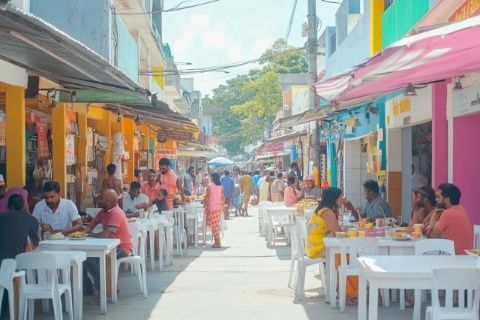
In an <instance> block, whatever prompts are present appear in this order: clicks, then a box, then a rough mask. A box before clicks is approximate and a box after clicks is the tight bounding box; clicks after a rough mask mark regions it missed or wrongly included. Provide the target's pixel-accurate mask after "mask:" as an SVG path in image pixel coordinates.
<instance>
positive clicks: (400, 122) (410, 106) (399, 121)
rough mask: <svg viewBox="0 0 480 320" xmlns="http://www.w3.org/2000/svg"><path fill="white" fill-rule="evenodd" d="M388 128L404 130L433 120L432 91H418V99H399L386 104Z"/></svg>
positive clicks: (428, 89)
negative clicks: (403, 128)
mask: <svg viewBox="0 0 480 320" xmlns="http://www.w3.org/2000/svg"><path fill="white" fill-rule="evenodd" d="M385 108H386V124H387V128H389V129H393V128H402V127H407V126H410V125H415V124H418V123H422V122H425V121H428V120H431V119H432V89H431V87H427V88H425V89H421V90H417V96H416V97H403V96H401V97H398V98H394V99H391V100H389V101H387V102H386V104H385Z"/></svg>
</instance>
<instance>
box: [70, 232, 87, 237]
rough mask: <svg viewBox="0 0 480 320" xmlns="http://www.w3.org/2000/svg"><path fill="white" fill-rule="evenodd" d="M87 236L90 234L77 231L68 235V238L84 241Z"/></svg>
mask: <svg viewBox="0 0 480 320" xmlns="http://www.w3.org/2000/svg"><path fill="white" fill-rule="evenodd" d="M87 236H88V234H86V233H85V232H82V231H75V232H72V233H70V234H69V235H68V237H69V238H72V239H82V238H86V237H87Z"/></svg>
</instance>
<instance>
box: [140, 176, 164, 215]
mask: <svg viewBox="0 0 480 320" xmlns="http://www.w3.org/2000/svg"><path fill="white" fill-rule="evenodd" d="M159 191H160V183H159V182H158V177H157V172H156V171H155V170H154V169H150V170H148V179H147V181H145V182H144V183H142V188H141V191H140V192H141V193H143V194H146V195H147V197H148V205H149V206H151V205H153V204H154V203H155V201H156V200H157V195H158V193H159Z"/></svg>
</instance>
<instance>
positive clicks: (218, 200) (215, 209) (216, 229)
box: [203, 172, 225, 248]
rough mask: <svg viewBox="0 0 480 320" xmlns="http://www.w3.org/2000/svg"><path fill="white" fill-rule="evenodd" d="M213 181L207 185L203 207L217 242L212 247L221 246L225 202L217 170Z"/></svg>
mask: <svg viewBox="0 0 480 320" xmlns="http://www.w3.org/2000/svg"><path fill="white" fill-rule="evenodd" d="M211 177H212V182H210V184H209V185H208V186H207V194H206V195H205V200H204V203H203V207H204V209H205V215H206V218H207V224H208V225H209V226H210V228H211V229H212V234H213V238H214V240H215V242H214V243H213V246H212V248H220V247H221V246H222V245H221V243H220V219H221V214H222V211H223V206H224V203H225V197H224V195H223V187H222V183H221V182H220V175H219V174H218V173H216V172H214V173H212V175H211Z"/></svg>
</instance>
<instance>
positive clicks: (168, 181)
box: [158, 158, 185, 209]
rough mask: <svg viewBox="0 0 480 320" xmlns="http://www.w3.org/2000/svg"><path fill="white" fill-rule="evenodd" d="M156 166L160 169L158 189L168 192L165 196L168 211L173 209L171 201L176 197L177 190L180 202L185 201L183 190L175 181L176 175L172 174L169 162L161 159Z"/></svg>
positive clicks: (179, 183) (178, 182)
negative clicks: (180, 198)
mask: <svg viewBox="0 0 480 320" xmlns="http://www.w3.org/2000/svg"><path fill="white" fill-rule="evenodd" d="M158 166H159V168H160V174H161V175H160V189H165V190H167V192H168V196H167V205H168V208H169V209H172V208H173V199H175V196H176V195H177V190H178V191H179V192H180V195H181V197H182V200H184V199H185V194H184V193H183V188H182V186H181V182H180V180H179V179H177V175H176V174H175V172H173V170H172V168H171V167H170V160H169V159H167V158H162V159H160V161H158Z"/></svg>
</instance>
